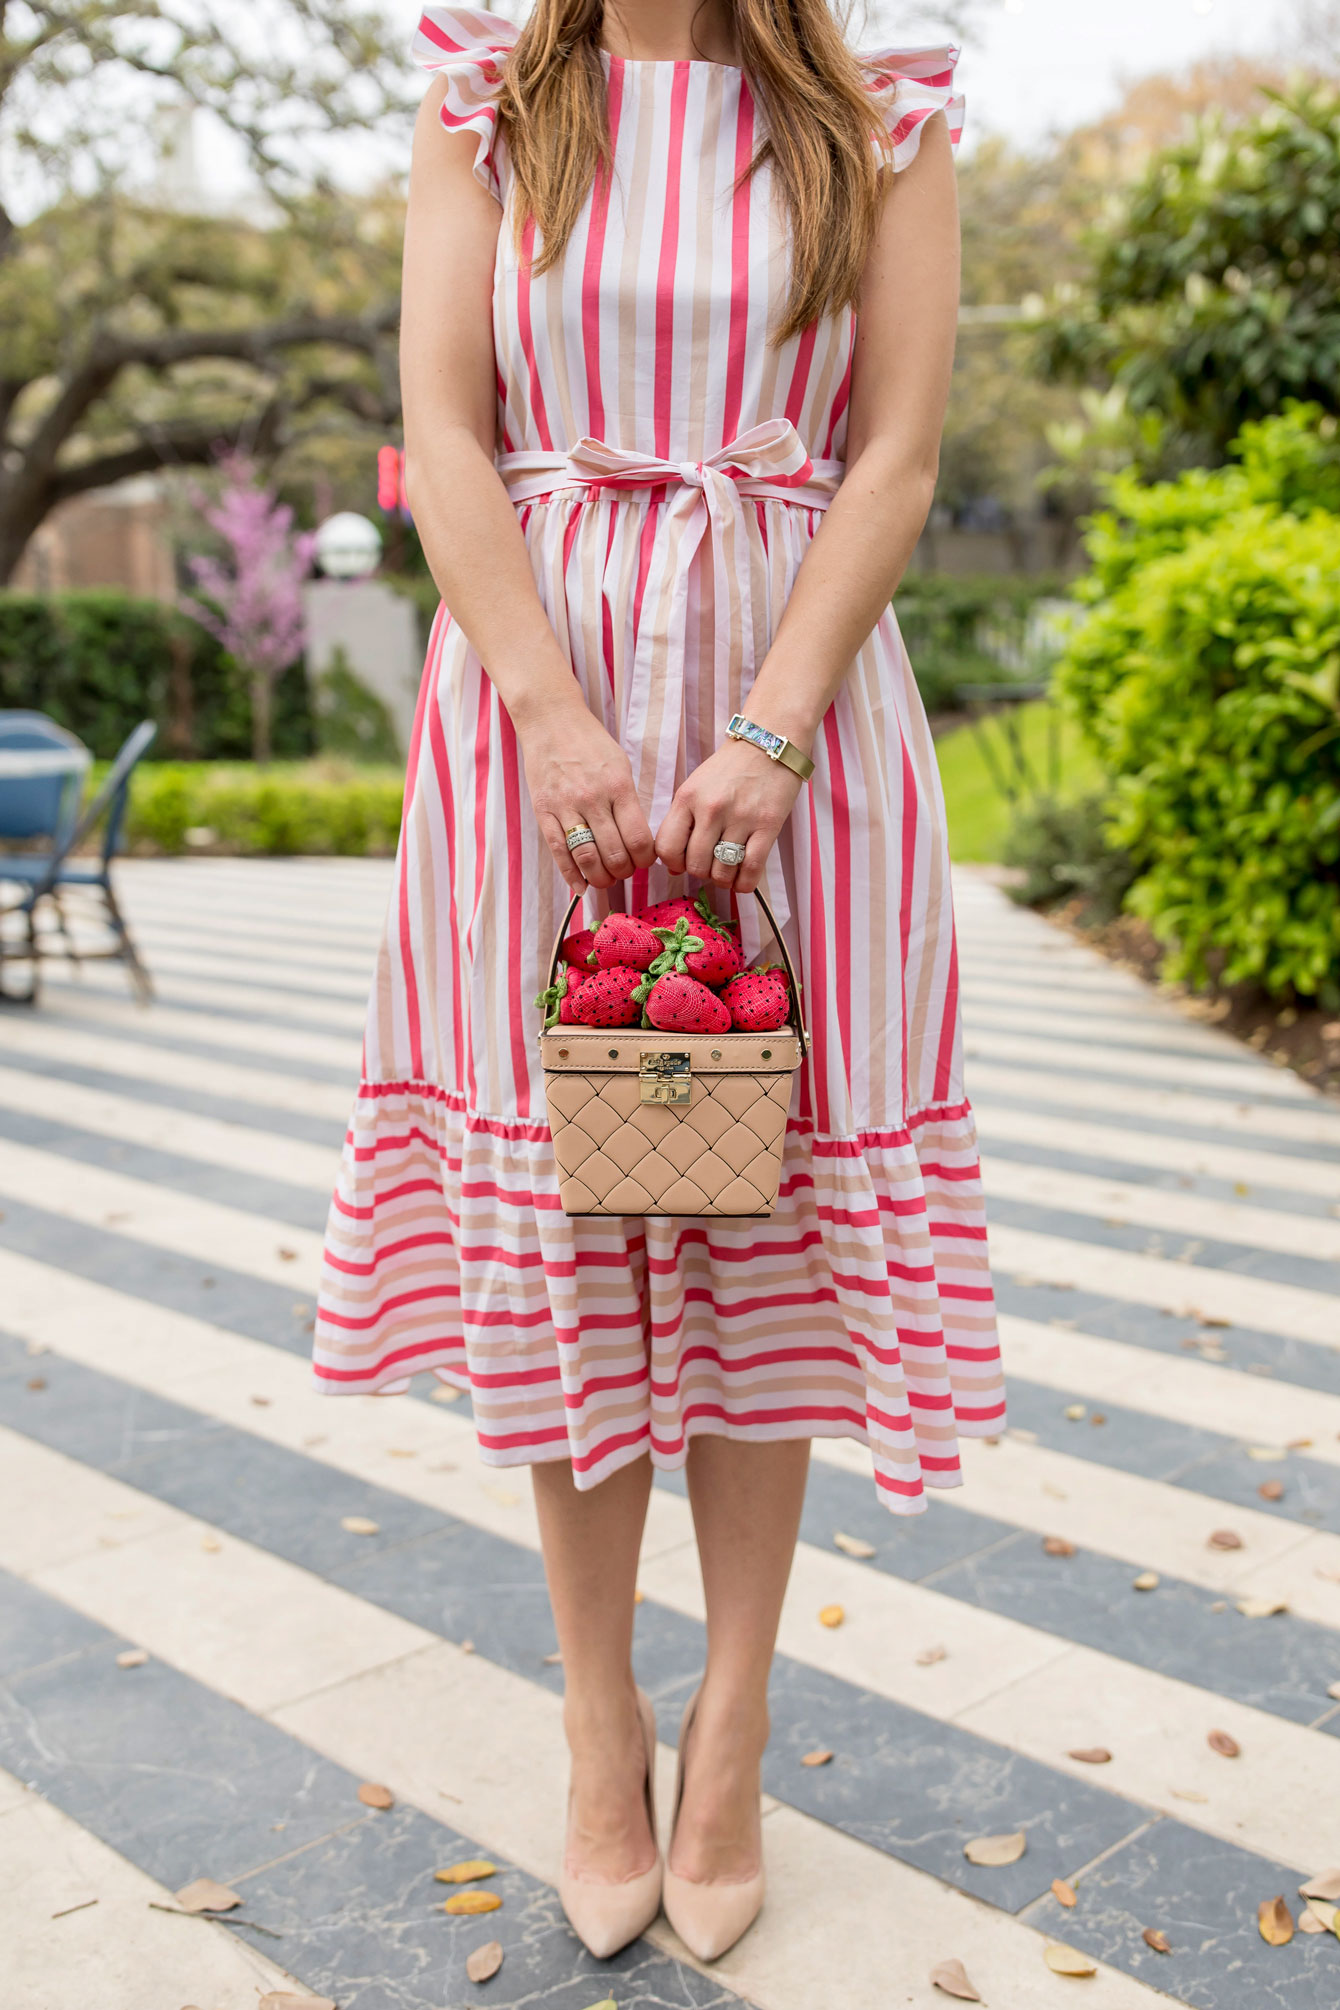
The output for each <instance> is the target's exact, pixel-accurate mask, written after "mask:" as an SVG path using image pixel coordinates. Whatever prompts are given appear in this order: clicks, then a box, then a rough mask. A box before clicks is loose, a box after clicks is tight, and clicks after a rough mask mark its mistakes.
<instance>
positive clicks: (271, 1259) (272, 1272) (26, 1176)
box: [0, 1138, 321, 1292]
mask: <svg viewBox="0 0 1340 2010" xmlns="http://www.w3.org/2000/svg"><path fill="white" fill-rule="evenodd" d="M72 1174H74V1175H76V1176H75V1177H72V1176H71V1175H72ZM0 1193H4V1194H8V1195H9V1197H10V1199H11V1200H16V1201H26V1202H27V1203H28V1204H29V1205H30V1206H32V1207H40V1208H45V1209H47V1210H48V1211H49V1212H50V1213H52V1214H58V1215H60V1216H61V1217H62V1219H63V1220H65V1221H78V1222H82V1223H83V1224H84V1226H85V1227H87V1228H107V1229H112V1230H114V1231H115V1233H116V1234H117V1235H125V1236H129V1237H131V1239H132V1240H133V1241H135V1242H145V1243H148V1244H149V1245H150V1246H151V1247H152V1248H154V1249H170V1250H172V1251H173V1253H174V1254H175V1255H178V1256H189V1257H193V1258H194V1259H195V1260H196V1261H197V1262H199V1263H207V1264H211V1265H216V1266H222V1267H224V1268H226V1269H229V1270H237V1271H241V1272H242V1273H243V1274H244V1275H245V1276H248V1277H258V1278H261V1279H263V1280H264V1282H265V1283H267V1284H282V1285H291V1286H292V1287H293V1289H294V1290H295V1291H306V1292H314V1291H315V1290H316V1288H317V1283H318V1280H319V1278H320V1275H321V1237H320V1236H319V1235H316V1234H314V1233H313V1231H312V1230H311V1229H307V1228H294V1227H292V1226H291V1225H290V1224H289V1223H287V1222H283V1223H280V1224H279V1226H278V1227H276V1226H275V1224H274V1223H273V1222H270V1221H266V1220H265V1218H264V1217H263V1216H261V1215H258V1214H250V1213H248V1212H246V1211H245V1210H244V1209H242V1208H236V1207H225V1206H224V1205H223V1204H222V1203H221V1202H219V1201H214V1200H199V1199H197V1198H196V1197H195V1196H194V1195H191V1194H180V1193H176V1192H174V1191H173V1189H172V1188H171V1187H167V1186H159V1185H158V1184H157V1183H156V1182H154V1181H152V1180H142V1179H135V1178H133V1177H132V1176H131V1175H130V1174H129V1173H116V1172H105V1171H103V1170H102V1169H101V1168H100V1167H98V1166H87V1165H78V1166H75V1165H73V1164H72V1162H71V1161H70V1160H69V1159H65V1158H61V1157H60V1156H59V1155H58V1154H57V1153H55V1152H44V1151H41V1150H39V1149H38V1148H37V1147H35V1146H33V1145H17V1144H13V1143H11V1142H10V1141H9V1140H8V1139H5V1138H0Z"/></svg>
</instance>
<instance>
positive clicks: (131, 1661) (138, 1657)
mask: <svg viewBox="0 0 1340 2010" xmlns="http://www.w3.org/2000/svg"><path fill="white" fill-rule="evenodd" d="M148 1659H149V1650H148V1648H147V1647H127V1648H124V1649H123V1650H122V1652H121V1653H120V1654H118V1655H117V1657H116V1665H117V1667H118V1668H143V1666H144V1664H145V1662H146V1661H147V1660H148Z"/></svg>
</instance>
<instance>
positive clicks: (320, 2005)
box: [256, 1989, 335, 2010]
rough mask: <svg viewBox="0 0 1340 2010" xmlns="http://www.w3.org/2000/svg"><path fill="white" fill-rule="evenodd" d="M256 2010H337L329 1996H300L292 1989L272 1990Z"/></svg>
mask: <svg viewBox="0 0 1340 2010" xmlns="http://www.w3.org/2000/svg"><path fill="white" fill-rule="evenodd" d="M256 2010H335V2004H334V2002H333V2001H332V1999H331V1998H330V1997H329V1996H299V1995H297V1994H296V1993H295V1992H294V1991H293V1990H292V1989H272V1990H271V1991H270V1994H269V1995H268V1996H262V1998H261V2000H260V2002H259V2003H258V2004H257V2005H256Z"/></svg>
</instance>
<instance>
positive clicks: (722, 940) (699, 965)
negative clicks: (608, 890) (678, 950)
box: [653, 921, 743, 986]
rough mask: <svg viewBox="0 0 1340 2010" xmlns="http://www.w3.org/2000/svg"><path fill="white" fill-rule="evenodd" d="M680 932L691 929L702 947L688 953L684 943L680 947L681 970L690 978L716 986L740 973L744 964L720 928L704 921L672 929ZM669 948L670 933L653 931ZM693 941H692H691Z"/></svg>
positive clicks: (684, 924) (682, 924)
mask: <svg viewBox="0 0 1340 2010" xmlns="http://www.w3.org/2000/svg"><path fill="white" fill-rule="evenodd" d="M681 928H682V929H683V930H684V932H685V934H686V935H687V934H688V930H689V929H690V928H692V930H693V934H694V935H696V936H697V937H698V940H699V942H700V943H701V945H702V946H701V947H700V948H698V949H692V950H690V949H689V948H688V946H687V943H682V944H679V945H678V946H680V947H683V948H684V950H685V952H686V953H685V956H684V962H683V968H684V969H685V970H687V971H688V973H689V976H690V977H696V978H697V979H698V982H699V983H700V984H711V985H713V986H718V985H721V984H725V983H727V982H728V981H729V980H730V979H731V978H732V977H734V976H735V975H736V973H737V972H738V971H739V969H740V966H741V964H742V962H743V958H742V957H741V955H740V951H739V948H738V947H737V945H736V944H735V943H733V942H732V941H731V939H730V937H729V936H728V935H725V934H723V933H722V932H721V930H720V929H716V928H709V927H708V925H707V923H706V922H703V921H699V922H687V921H677V922H676V923H675V929H676V930H678V929H681ZM653 932H654V933H655V934H656V935H659V936H660V937H661V939H662V941H663V942H664V943H665V944H666V947H667V948H669V946H670V942H671V936H672V931H671V930H670V929H668V928H658V929H655V930H654V931H653ZM690 939H692V938H690Z"/></svg>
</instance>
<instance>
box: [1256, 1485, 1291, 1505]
mask: <svg viewBox="0 0 1340 2010" xmlns="http://www.w3.org/2000/svg"><path fill="white" fill-rule="evenodd" d="M1256 1491H1257V1492H1258V1493H1259V1494H1260V1496H1261V1498H1262V1500H1263V1501H1282V1500H1283V1499H1284V1482H1283V1480H1262V1482H1261V1484H1260V1486H1259V1487H1258V1488H1257V1489H1256Z"/></svg>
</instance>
